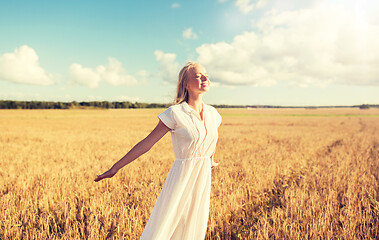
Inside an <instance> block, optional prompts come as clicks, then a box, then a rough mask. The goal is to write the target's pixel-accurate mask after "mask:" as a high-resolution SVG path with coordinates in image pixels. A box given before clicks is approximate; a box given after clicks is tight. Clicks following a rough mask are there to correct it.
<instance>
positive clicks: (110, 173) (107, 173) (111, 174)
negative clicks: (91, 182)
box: [95, 168, 118, 182]
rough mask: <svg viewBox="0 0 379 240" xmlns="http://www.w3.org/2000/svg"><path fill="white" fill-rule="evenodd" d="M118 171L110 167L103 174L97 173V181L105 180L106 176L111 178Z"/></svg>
mask: <svg viewBox="0 0 379 240" xmlns="http://www.w3.org/2000/svg"><path fill="white" fill-rule="evenodd" d="M117 172H118V171H117V170H114V169H113V168H111V169H109V170H108V171H106V172H105V173H103V174H101V175H97V177H96V179H95V182H98V181H100V180H103V179H104V178H111V177H113V176H114V175H115V174H116V173H117Z"/></svg>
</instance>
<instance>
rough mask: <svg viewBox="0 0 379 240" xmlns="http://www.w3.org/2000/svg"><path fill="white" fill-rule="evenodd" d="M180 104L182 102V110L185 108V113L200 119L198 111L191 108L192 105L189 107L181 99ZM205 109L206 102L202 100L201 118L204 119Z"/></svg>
mask: <svg viewBox="0 0 379 240" xmlns="http://www.w3.org/2000/svg"><path fill="white" fill-rule="evenodd" d="M181 104H182V106H183V108H184V110H185V111H186V112H187V113H189V114H194V115H195V116H197V117H198V118H199V119H201V118H200V116H199V113H198V112H196V110H195V109H193V108H192V107H190V106H189V105H188V103H187V102H186V101H183V102H182V103H181ZM205 111H206V104H205V103H204V102H203V119H204V113H205Z"/></svg>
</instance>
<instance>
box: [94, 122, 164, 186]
mask: <svg viewBox="0 0 379 240" xmlns="http://www.w3.org/2000/svg"><path fill="white" fill-rule="evenodd" d="M169 130H170V128H168V127H167V126H166V125H164V123H163V122H162V121H161V120H159V122H158V124H157V126H156V127H155V128H154V130H153V131H151V133H150V134H149V135H148V136H147V137H146V138H144V139H143V140H142V141H140V142H139V143H137V144H136V145H135V146H134V147H133V148H132V149H131V150H130V151H129V152H128V153H127V154H126V155H125V156H123V157H122V158H121V159H120V160H119V161H118V162H116V163H115V164H114V165H113V167H112V168H111V169H109V170H108V171H106V172H105V173H103V174H101V175H98V176H97V177H96V179H95V182H98V181H100V180H102V179H104V178H111V177H113V176H114V175H115V174H116V173H117V172H118V170H120V169H121V168H123V167H124V166H126V165H128V164H129V163H131V162H132V161H134V160H135V159H137V158H138V157H139V156H141V155H142V154H144V153H146V152H147V151H149V150H150V149H151V147H153V145H154V144H155V143H156V142H158V141H159V139H161V138H162V137H163V136H164V135H165V134H166V133H167V132H168V131H169Z"/></svg>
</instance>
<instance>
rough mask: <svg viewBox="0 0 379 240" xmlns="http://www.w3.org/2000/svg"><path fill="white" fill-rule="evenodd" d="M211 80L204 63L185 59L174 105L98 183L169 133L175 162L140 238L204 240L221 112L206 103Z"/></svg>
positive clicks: (98, 178)
mask: <svg viewBox="0 0 379 240" xmlns="http://www.w3.org/2000/svg"><path fill="white" fill-rule="evenodd" d="M209 85H210V81H209V78H208V74H207V72H206V71H205V69H204V67H203V66H201V65H200V64H198V63H193V62H189V63H187V64H186V65H185V66H184V67H183V68H182V70H181V71H180V73H179V81H178V89H177V97H176V100H175V103H176V104H175V105H172V106H171V107H169V108H167V109H166V110H165V111H164V112H162V113H161V114H159V115H158V118H159V122H158V124H157V126H156V127H155V129H154V130H153V131H152V132H151V133H150V134H149V135H148V136H147V137H146V138H145V139H143V140H142V141H141V142H139V143H138V144H137V145H135V146H134V147H133V148H132V149H131V150H130V151H129V152H128V153H127V154H126V155H125V156H124V157H123V158H121V159H120V160H119V161H118V162H117V163H115V164H114V165H113V167H112V168H111V169H109V170H108V171H107V172H105V173H103V174H102V175H99V176H97V178H96V179H95V181H96V182H97V181H100V180H102V179H104V178H111V177H113V176H114V175H115V174H116V173H117V172H118V170H120V169H121V168H122V167H124V166H125V165H127V164H129V163H131V162H132V161H133V160H135V159H136V158H138V157H139V156H140V155H142V154H144V153H145V152H147V151H149V150H150V148H151V147H152V146H153V145H154V144H155V143H156V142H157V141H158V140H159V139H161V138H162V137H163V136H164V135H165V134H166V133H167V132H168V131H170V132H171V137H172V144H173V147H174V152H175V157H176V160H175V161H174V163H173V165H172V167H171V169H170V171H169V173H168V175H167V178H166V180H165V182H164V184H163V187H162V191H161V193H160V195H159V197H158V200H157V202H156V204H155V206H154V208H153V211H152V213H151V215H150V218H149V221H148V222H147V224H146V226H145V229H144V231H143V233H142V235H141V238H140V240H141V239H149V240H155V239H157V240H169V239H172V240H177V239H178V240H186V239H187V240H189V239H191V240H201V239H204V238H205V234H206V230H207V223H208V217H209V203H210V190H211V168H213V167H215V166H217V165H218V163H215V162H214V154H215V149H216V142H217V139H218V132H217V129H218V127H219V126H220V124H221V116H220V114H219V113H218V112H217V110H216V109H215V108H214V107H212V106H210V105H207V104H205V103H204V102H203V100H202V96H203V94H204V93H205V92H207V91H208V90H209Z"/></svg>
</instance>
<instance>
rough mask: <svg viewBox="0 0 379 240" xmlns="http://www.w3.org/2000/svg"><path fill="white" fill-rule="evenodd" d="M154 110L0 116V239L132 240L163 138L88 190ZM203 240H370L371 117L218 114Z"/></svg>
mask: <svg viewBox="0 0 379 240" xmlns="http://www.w3.org/2000/svg"><path fill="white" fill-rule="evenodd" d="M162 111H163V109H135V110H131V109H128V110H3V111H0V150H1V151H0V179H1V181H0V211H1V212H0V239H106V238H109V239H138V238H139V236H140V234H141V233H142V231H143V228H144V226H145V224H146V222H147V220H148V218H149V216H150V213H151V210H152V208H153V206H154V204H155V202H156V199H157V197H158V194H159V193H160V190H161V188H162V185H163V183H164V180H165V178H166V176H167V173H168V171H169V170H170V167H171V165H172V163H173V161H174V159H175V158H174V154H173V150H172V145H171V139H170V136H169V134H167V135H166V136H165V137H164V138H163V139H162V140H161V141H160V142H158V143H157V144H156V145H155V146H154V147H153V148H152V149H151V150H150V151H149V152H148V153H146V154H145V155H143V156H141V157H140V158H139V159H137V160H136V161H134V162H132V163H131V164H130V165H128V166H126V167H125V168H123V169H122V170H121V171H120V172H119V173H118V174H117V175H116V176H115V177H114V178H112V179H106V180H104V181H101V182H99V183H95V182H93V179H94V178H95V177H96V174H100V173H102V172H104V171H105V170H107V169H108V168H109V167H111V166H112V165H113V163H114V162H116V161H117V160H119V159H120V158H121V157H122V156H123V155H124V154H125V153H127V151H128V150H130V149H131V148H132V147H133V146H134V145H135V144H136V143H137V142H138V141H140V140H142V139H143V138H144V137H145V136H147V134H148V133H149V132H150V131H151V130H152V129H153V128H154V127H155V125H156V123H157V122H158V118H157V115H158V114H159V113H160V112H162ZM219 112H220V113H221V115H222V117H223V122H222V124H221V127H220V128H219V142H218V145H217V150H216V155H215V161H216V162H219V163H220V165H219V166H218V167H216V168H215V169H214V170H212V194H211V209H210V218H209V222H208V232H207V237H206V239H378V238H379V203H378V199H379V110H376V109H369V110H359V109H313V110H305V109H253V110H246V109H219Z"/></svg>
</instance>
